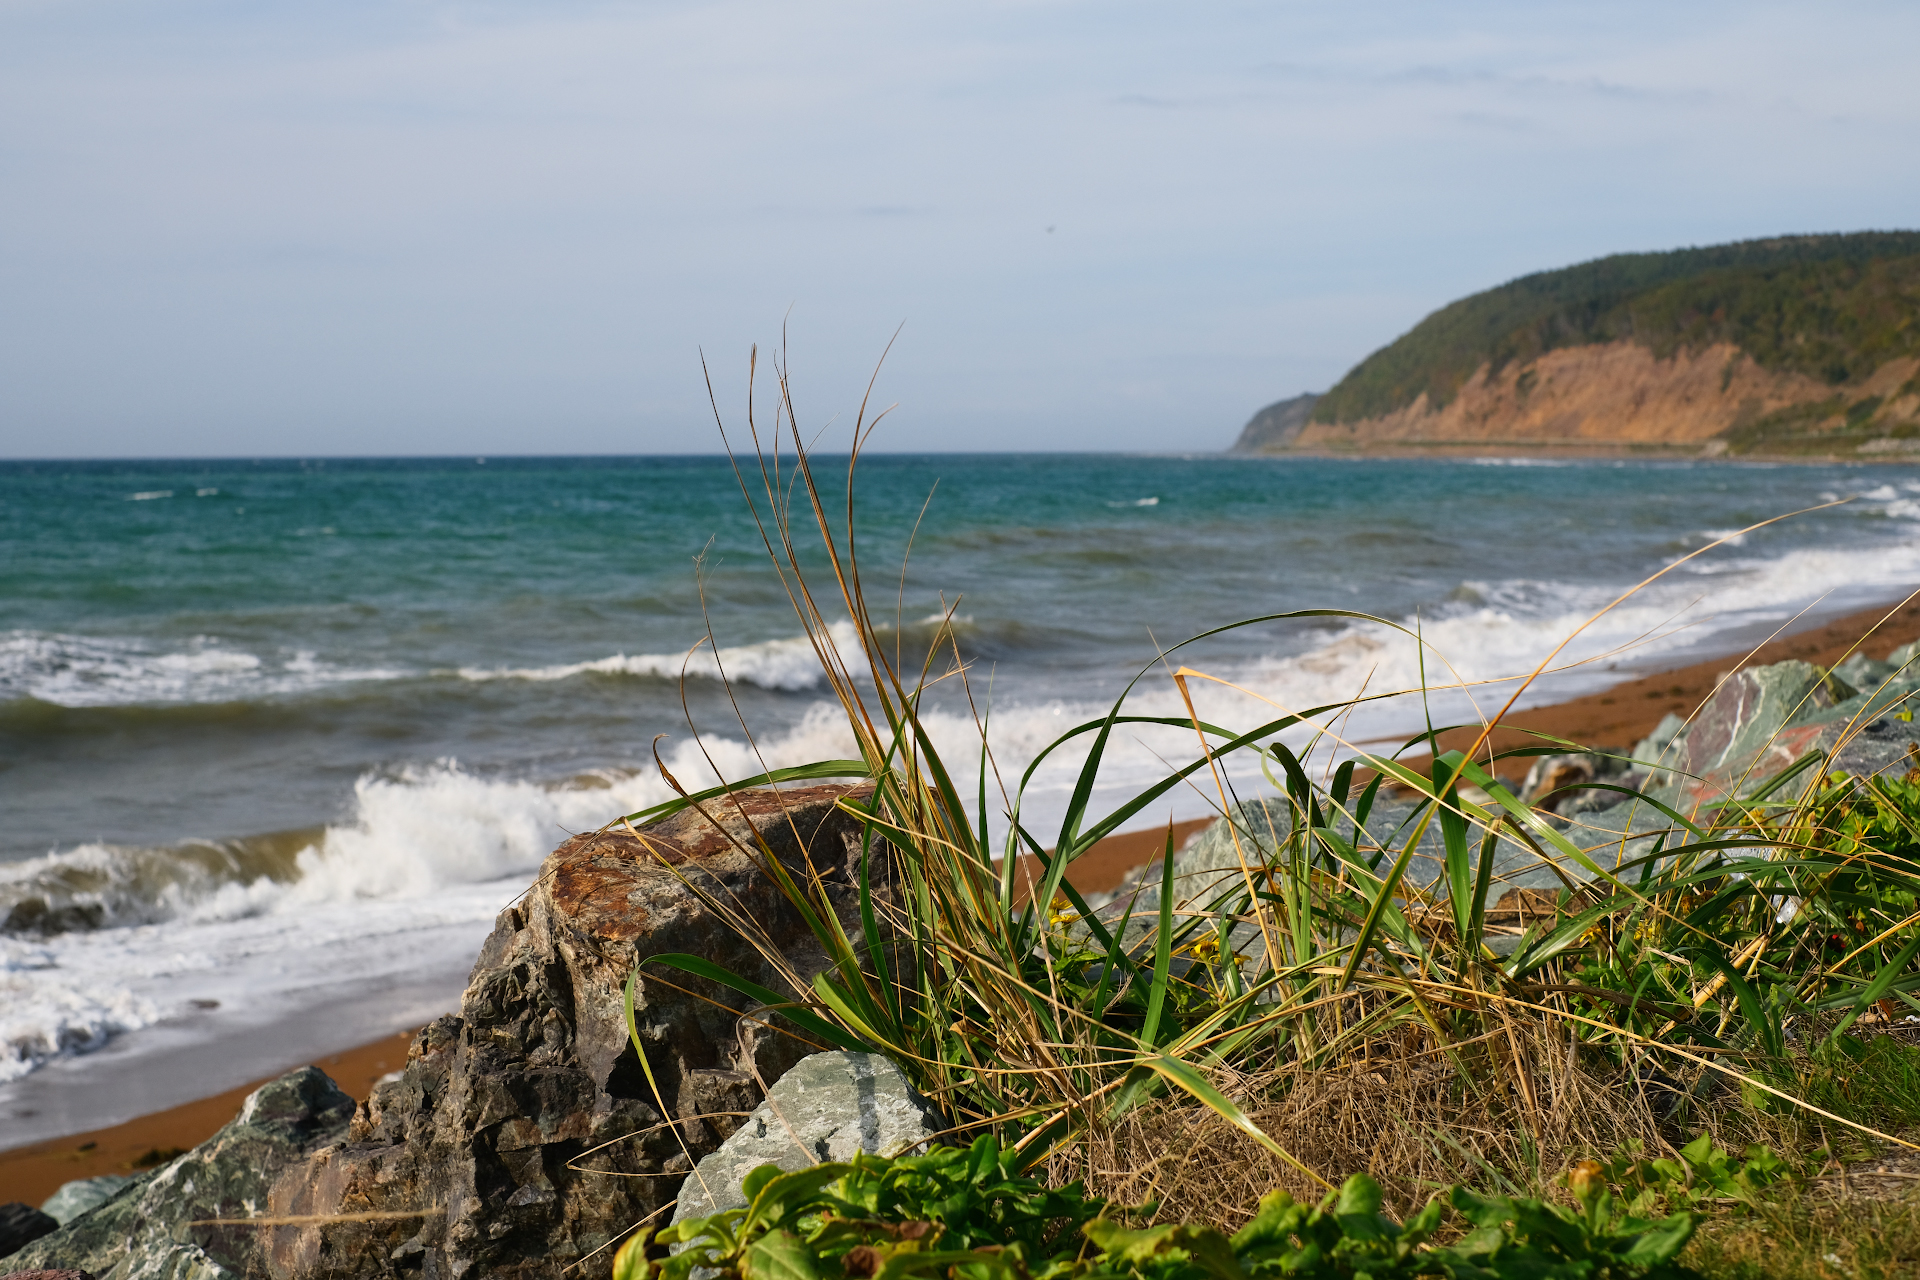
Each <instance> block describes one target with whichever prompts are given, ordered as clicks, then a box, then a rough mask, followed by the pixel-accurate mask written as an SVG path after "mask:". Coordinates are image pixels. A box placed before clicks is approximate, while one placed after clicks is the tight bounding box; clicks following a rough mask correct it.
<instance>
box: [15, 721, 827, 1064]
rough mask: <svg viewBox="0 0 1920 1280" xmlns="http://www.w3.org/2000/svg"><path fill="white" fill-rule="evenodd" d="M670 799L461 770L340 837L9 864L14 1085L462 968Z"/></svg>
mask: <svg viewBox="0 0 1920 1280" xmlns="http://www.w3.org/2000/svg"><path fill="white" fill-rule="evenodd" d="M855 751H856V747H855V744H854V743H853V741H852V735H851V733H850V732H849V731H848V729H847V727H846V724H845V721H844V720H843V719H841V718H840V717H839V715H838V712H837V709H835V708H834V707H832V706H830V705H829V704H825V703H822V704H819V705H817V706H815V707H814V708H812V709H811V710H810V711H809V712H808V713H807V714H806V715H805V716H803V717H802V718H801V720H800V722H799V723H798V724H797V725H795V726H794V727H793V728H792V729H790V730H788V731H787V732H785V733H782V734H778V735H774V736H772V737H771V738H769V740H767V741H766V742H763V743H761V744H759V746H758V747H756V746H754V745H752V744H749V743H747V742H745V741H741V740H739V739H729V738H715V739H711V740H709V741H707V742H706V743H704V744H696V743H693V742H688V741H682V742H678V743H675V744H673V745H672V747H671V749H669V750H667V751H666V752H665V755H664V758H665V760H666V763H667V766H668V768H669V769H670V770H671V771H672V772H673V773H674V775H675V776H676V777H677V778H679V779H680V780H681V782H682V783H683V784H685V785H687V786H688V787H702V786H707V785H711V784H712V783H714V782H716V781H717V780H718V775H719V774H724V775H725V776H727V777H730V778H740V777H748V776H751V775H753V774H756V773H760V772H763V771H764V770H765V769H767V768H769V767H780V766H782V765H792V764H801V763H805V762H808V761H812V760H819V759H832V758H844V757H846V756H848V755H851V754H854V753H855ZM716 771H717V772H716ZM672 795H673V792H672V791H671V789H670V788H669V787H668V786H667V784H666V783H665V782H664V781H663V780H662V779H661V778H660V776H659V774H658V772H657V771H656V770H654V769H653V768H652V767H651V766H648V767H647V768H645V769H641V768H633V769H606V770H597V771H594V772H591V773H588V774H583V775H580V776H576V777H571V778H565V779H559V780H554V781H548V782H537V781H532V780H528V779H521V778H505V777H485V776H481V775H479V774H476V773H473V772H471V771H469V770H467V769H465V768H463V767H462V766H461V765H460V764H459V763H457V762H455V761H451V760H448V761H440V762H437V763H433V764H425V765H419V766H416V767H411V768H405V769H400V770H396V771H393V772H391V773H385V774H377V775H373V774H370V775H368V776H365V777H362V778H361V779H360V780H359V781H358V782H357V783H356V784H355V787H354V794H353V812H352V814H351V816H350V817H349V818H348V819H346V820H345V821H342V822H339V823H336V824H333V825H330V826H327V827H325V828H319V829H313V830H308V831H290V832H280V833H276V834H273V835H266V836H255V837H248V838H244V839H226V840H198V841H187V842H183V843H181V844H178V845H171V846H165V847H156V848H132V847H126V846H114V845H108V844H101V843H89V844H85V845H80V846H77V847H74V848H70V849H65V850H59V851H56V852H53V853H50V854H46V855H44V856H42V857H38V858H34V859H30V860H28V861H25V862H18V863H12V864H0V921H9V922H11V927H10V929H8V930H0V1084H4V1083H5V1082H6V1081H8V1080H12V1079H17V1078H19V1077H20V1076H22V1075H24V1074H26V1073H28V1072H30V1071H32V1070H33V1069H35V1068H36V1067H37V1066H39V1065H41V1064H43V1063H45V1062H47V1061H49V1060H51V1059H53V1058H57V1057H62V1056H69V1055H72V1054H78V1053H86V1052H89V1051H91V1050H93V1049H97V1048H99V1047H101V1046H102V1045H104V1044H106V1043H107V1042H108V1041H109V1040H110V1039H111V1038H113V1037H114V1036H116V1035H119V1034H122V1033H124V1032H129V1031H134V1030H138V1029H140V1028H143V1027H147V1026H150V1025H152V1024H153V1023H155V1022H156V1021H159V1020H162V1019H163V1018H167V1017H173V1016H176V1015H180V1014H183V1013H186V1012H190V1011H191V1008H192V998H194V997H201V996H205V995H208V994H213V995H216V996H217V997H218V998H219V1000H221V1001H224V1002H225V1003H226V1005H227V1006H228V1013H232V1014H235V1015H236V1016H237V1014H238V1012H239V1011H240V1010H241V1009H242V1007H243V1006H246V1005H249V1004H251V1005H253V1006H256V1007H258V1006H262V1005H263V1004H270V1003H271V1002H272V1001H273V1000H274V999H278V998H283V997H284V999H286V1000H287V1001H288V1002H290V1003H293V1004H297V1003H298V1001H299V1000H301V999H306V998H309V996H308V994H307V993H308V989H309V988H312V987H314V986H316V985H318V984H323V983H334V984H336V985H337V984H338V983H339V982H341V981H345V980H347V978H348V977H350V976H351V974H352V973H354V972H359V973H363V974H364V975H365V976H366V977H367V978H368V980H370V981H372V980H380V981H386V980H390V979H394V978H395V977H396V975H404V974H406V973H409V972H413V971H415V970H417V969H418V967H419V965H420V964H421V963H423V961H422V960H421V957H420V955H419V954H417V953H418V952H419V949H420V948H422V947H426V948H427V949H428V951H430V952H431V955H432V958H433V960H434V963H436V964H439V965H440V966H441V967H443V968H444V967H445V966H446V964H448V963H450V962H458V963H460V964H464V963H465V962H466V961H470V959H471V955H472V951H473V949H474V948H475V947H477V946H478V943H479V937H480V935H481V934H483V933H484V932H485V922H486V921H487V920H490V919H491V918H492V916H493V914H494V913H495V912H497V911H499V910H500V908H501V907H503V906H505V905H506V904H507V903H508V902H510V901H511V900H512V899H513V898H514V897H516V896H517V895H518V894H519V893H520V892H521V891H523V890H524V889H525V887H526V885H527V884H528V883H529V881H530V880H531V877H532V875H533V873H534V872H535V871H536V870H537V869H538V867H539V866H540V863H541V861H542V860H543V859H544V858H545V856H546V855H547V853H548V852H549V851H551V850H552V849H553V848H554V847H555V846H556V845H558V844H560V843H561V842H562V841H564V840H566V839H567V837H568V836H569V835H570V834H572V833H574V832H577V831H583V830H593V829H595V828H597V827H600V826H602V825H604V824H606V823H608V822H610V821H612V820H614V819H617V818H618V817H619V816H620V815H622V814H624V813H629V812H633V811H635V810H638V809H642V808H646V807H648V806H650V805H653V804H657V803H659V802H660V801H662V800H666V799H669V798H671V796H672ZM435 929H447V930H452V933H449V934H447V935H446V936H445V937H441V936H440V935H432V936H429V935H430V934H431V931H432V930H435ZM434 938H439V940H438V941H434ZM299 957H308V958H307V959H300V958H299ZM463 957H464V959H463ZM223 1016H226V1015H224V1014H223Z"/></svg>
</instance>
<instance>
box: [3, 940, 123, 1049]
mask: <svg viewBox="0 0 1920 1280" xmlns="http://www.w3.org/2000/svg"><path fill="white" fill-rule="evenodd" d="M60 968H61V966H60V965H59V962H58V960H57V959H56V958H55V955H54V953H53V952H52V951H51V950H50V949H48V948H47V947H44V946H36V945H33V944H30V943H26V942H23V941H21V940H19V939H16V938H8V937H5V936H3V935H0V1084H6V1083H7V1082H9V1081H12V1080H18V1079H19V1078H20V1077H21V1076H24V1075H26V1074H27V1073H28V1072H30V1071H32V1070H34V1069H35V1068H36V1067H39V1066H41V1065H42V1064H44V1063H46V1062H48V1061H50V1060H52V1059H54V1058H59V1057H65V1056H68V1055H71V1054H76V1053H87V1052H90V1051H92V1050H94V1049H98V1048H100V1047H101V1046H103V1045H105V1044H106V1043H107V1041H108V1040H110V1039H112V1038H113V1037H114V1036H116V1035H120V1034H122V1033H124V1032H128V1031H135V1030H138V1029H139V1028H141V1027H146V1026H151V1025H152V1024H153V1023H154V1022H156V1021H158V1020H159V1018H160V1009H159V1007H158V1006H157V1005H156V1004H155V1003H154V1002H153V1001H152V1000H151V999H148V998H146V997H144V996H141V995H139V994H137V993H135V992H134V991H132V990H130V989H128V988H127V987H126V986H125V985H123V984H119V983H107V984H94V983H86V982H77V981H74V980H73V979H72V977H71V976H70V975H67V974H63V973H61V972H60V971H59V970H60Z"/></svg>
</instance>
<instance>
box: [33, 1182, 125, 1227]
mask: <svg viewBox="0 0 1920 1280" xmlns="http://www.w3.org/2000/svg"><path fill="white" fill-rule="evenodd" d="M132 1181H134V1179H133V1178H132V1177H131V1176H129V1175H126V1174H119V1173H103V1174H101V1175H100V1176H99V1177H97V1178H77V1179H75V1180H74V1181H72V1182H68V1183H64V1184H62V1186H61V1187H60V1189H59V1190H58V1191H56V1192H54V1193H53V1194H52V1195H50V1196H48V1197H47V1202H46V1203H45V1204H43V1205H41V1206H40V1212H42V1213H44V1214H46V1215H47V1216H48V1217H49V1218H52V1219H53V1220H54V1221H55V1222H57V1223H59V1224H60V1225H61V1226H63V1227H64V1226H66V1225H67V1224H68V1223H69V1222H72V1221H73V1220H74V1219H75V1218H77V1217H79V1216H80V1215H81V1214H83V1213H86V1212H88V1211H89V1210H92V1209H97V1208H99V1207H100V1206H101V1205H103V1204H105V1203H106V1202H107V1201H109V1200H111V1199H113V1198H114V1197H115V1196H117V1195H119V1194H120V1192H121V1191H122V1190H124V1189H125V1188H126V1186H127V1184H128V1183H130V1182H132Z"/></svg>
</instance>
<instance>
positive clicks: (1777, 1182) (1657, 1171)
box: [1597, 1133, 1817, 1214]
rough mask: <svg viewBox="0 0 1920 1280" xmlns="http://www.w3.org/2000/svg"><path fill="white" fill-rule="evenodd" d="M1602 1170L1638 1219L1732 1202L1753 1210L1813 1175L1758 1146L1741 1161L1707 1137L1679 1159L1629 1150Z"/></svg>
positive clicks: (1689, 1146)
mask: <svg viewBox="0 0 1920 1280" xmlns="http://www.w3.org/2000/svg"><path fill="white" fill-rule="evenodd" d="M1815 1163H1817V1161H1816V1162H1815ZM1597 1170H1598V1176H1599V1177H1601V1178H1602V1179H1604V1180H1605V1181H1606V1182H1609V1183H1611V1184H1613V1185H1614V1186H1617V1187H1619V1188H1620V1189H1621V1193H1622V1194H1623V1195H1624V1196H1625V1197H1626V1199H1627V1207H1628V1210H1629V1211H1630V1212H1632V1213H1636V1214H1645V1213H1648V1212H1650V1211H1652V1210H1654V1209H1656V1208H1658V1207H1661V1206H1666V1207H1669V1208H1702V1207H1705V1206H1707V1205H1711V1204H1713V1203H1715V1202H1719V1201H1727V1200H1732V1201H1737V1202H1739V1203H1741V1204H1745V1205H1748V1206H1754V1205H1758V1204H1761V1203H1762V1202H1763V1201H1765V1200H1766V1199H1768V1198H1769V1197H1768V1196H1767V1195H1766V1192H1767V1191H1768V1190H1769V1189H1770V1188H1778V1187H1781V1186H1782V1185H1783V1184H1792V1183H1796V1182H1799V1181H1803V1180H1804V1179H1805V1177H1806V1176H1807V1173H1808V1168H1807V1167H1806V1166H1805V1165H1804V1164H1801V1163H1796V1162H1793V1161H1789V1160H1785V1159H1782V1158H1781V1157H1780V1156H1778V1155H1776V1154H1775V1153H1774V1152H1773V1151H1771V1150H1769V1149H1768V1148H1766V1147H1764V1146H1761V1145H1759V1144H1757V1143H1756V1144H1754V1145H1752V1146H1749V1147H1748V1148H1747V1150H1746V1154H1745V1156H1744V1157H1742V1158H1736V1157H1734V1156H1733V1155H1732V1154H1731V1153H1730V1152H1728V1151H1727V1150H1726V1149H1725V1148H1724V1147H1721V1146H1718V1145H1717V1144H1715V1143H1714V1141H1713V1138H1712V1136H1711V1135H1709V1134H1704V1133H1703V1134H1701V1135H1700V1136H1699V1137H1697V1138H1695V1139H1694V1140H1693V1141H1692V1142H1689V1143H1688V1144H1687V1145H1686V1146H1684V1147H1682V1148H1680V1151H1679V1154H1678V1157H1677V1158H1675V1159H1667V1158H1665V1157H1656V1158H1653V1159H1648V1158H1646V1157H1644V1156H1642V1155H1641V1154H1640V1153H1639V1152H1637V1151H1631V1150H1630V1151H1626V1152H1623V1153H1621V1154H1620V1155H1617V1156H1615V1157H1614V1158H1613V1159H1612V1160H1610V1161H1606V1162H1604V1163H1601V1164H1599V1165H1597Z"/></svg>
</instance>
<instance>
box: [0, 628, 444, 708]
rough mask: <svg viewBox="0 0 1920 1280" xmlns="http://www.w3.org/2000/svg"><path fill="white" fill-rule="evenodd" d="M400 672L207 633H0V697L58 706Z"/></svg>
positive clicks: (222, 694) (313, 684)
mask: <svg viewBox="0 0 1920 1280" xmlns="http://www.w3.org/2000/svg"><path fill="white" fill-rule="evenodd" d="M406 674H407V673H406V672H403V671H397V670H393V669H390V668H381V667H369V668H357V667H342V666H335V665H333V664H331V663H326V662H322V661H320V660H319V659H318V658H317V657H316V656H315V655H314V654H313V653H312V652H310V651H307V650H295V651H294V652H292V653H291V654H287V655H284V656H281V657H278V658H274V659H267V658H262V657H261V656H260V655H259V654H256V653H250V652H248V651H247V650H244V649H236V648H232V647H229V646H228V645H226V644H224V643H223V642H221V641H220V640H218V639H216V638H214V637H211V636H197V637H195V638H194V639H192V640H190V641H188V642H187V643H186V644H184V645H181V646H178V647H166V646H163V645H160V644H158V643H156V642H153V641H147V640H132V639H122V638H103V637H98V636H80V635H68V634H63V633H59V632H43V631H18V630H17V631H10V632H8V633H6V634H5V635H4V636H0V699H7V700H12V699H21V698H33V699H36V700H38V701H40V702H46V703H51V704H53V705H55V706H62V707H113V706H136V705H151V704H165V703H210V702H231V701H242V700H247V699H253V698H261V697H275V696H284V695H286V694H290V693H303V692H307V691H309V690H312V689H316V688H321V687H324V686H328V685H337V684H344V683H352V682H357V681H367V680H392V679H397V678H400V677H402V676H404V675H406Z"/></svg>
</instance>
